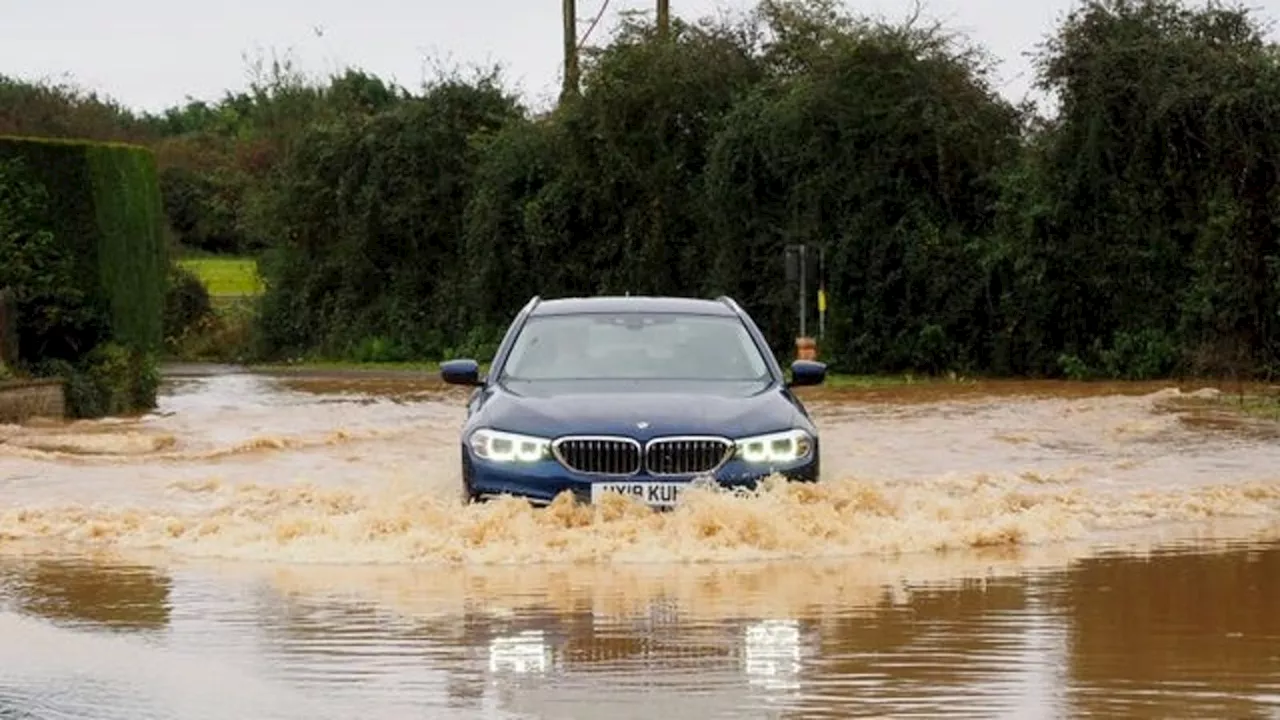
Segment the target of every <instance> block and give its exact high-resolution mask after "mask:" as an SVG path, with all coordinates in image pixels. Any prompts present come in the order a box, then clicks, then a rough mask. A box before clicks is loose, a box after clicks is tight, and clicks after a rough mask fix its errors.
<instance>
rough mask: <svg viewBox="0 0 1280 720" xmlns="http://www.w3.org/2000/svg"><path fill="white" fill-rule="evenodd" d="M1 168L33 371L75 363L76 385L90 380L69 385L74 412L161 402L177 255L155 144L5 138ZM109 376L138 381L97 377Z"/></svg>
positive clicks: (25, 352)
mask: <svg viewBox="0 0 1280 720" xmlns="http://www.w3.org/2000/svg"><path fill="white" fill-rule="evenodd" d="M0 166H2V168H0V169H3V170H4V172H3V173H0V194H2V195H0V199H4V198H8V202H0V204H4V205H6V206H7V209H5V211H4V214H5V215H7V217H4V218H0V221H3V222H5V223H7V224H8V225H9V226H10V227H9V228H8V232H9V237H8V238H3V237H0V244H7V245H8V246H11V247H5V248H3V250H4V252H5V254H6V257H5V263H4V265H5V267H3V268H0V285H3V284H5V283H6V282H7V283H8V284H10V285H12V286H14V288H15V292H16V295H17V306H18V356H19V360H20V363H21V364H22V365H23V366H25V367H26V368H28V369H29V370H30V371H31V372H33V373H34V374H54V373H56V374H68V373H70V374H71V375H72V377H69V378H68V379H69V381H70V382H69V383H68V387H69V388H81V390H76V391H72V390H69V392H68V407H69V408H70V410H71V412H72V414H73V415H77V416H82V417H83V416H94V415H101V414H106V413H117V412H127V411H129V410H136V409H144V408H148V407H151V406H154V403H155V384H156V383H155V378H154V376H155V357H156V355H157V353H158V352H159V351H160V348H161V343H162V341H163V318H164V298H165V282H166V268H167V266H168V262H167V257H166V247H165V241H164V231H163V227H164V220H163V207H162V203H161V197H160V188H159V182H158V179H157V178H158V176H157V171H156V165H155V159H154V157H153V156H152V154H151V152H150V151H149V150H148V149H146V148H142V147H136V146H130V145H121V144H104V143H91V142H79V141H70V140H55V139H44V138H20V137H8V136H0ZM122 354H123V356H127V357H128V361H127V362H123V360H122ZM104 364H105V365H110V366H112V367H111V369H110V371H109V372H107V373H106V375H104V374H103V370H104V368H103V367H99V366H100V365H104ZM120 367H128V368H130V370H129V372H128V373H125V374H121V373H120V371H119V368H120ZM80 376H84V377H89V378H95V381H93V382H88V383H85V382H80V380H78V379H77V378H78V377H80ZM106 376H110V377H113V378H115V379H116V380H115V381H116V382H121V383H125V384H126V385H127V387H116V388H114V389H110V388H106V387H105V385H103V383H102V382H98V381H97V380H96V378H101V377H106ZM86 386H88V387H94V388H99V391H98V393H97V394H104V393H105V394H106V395H110V396H111V397H105V396H104V397H97V396H96V395H95V393H94V392H84V391H83V390H82V389H83V388H84V387H86ZM122 396H123V397H128V398H130V401H129V402H121V401H119V400H117V399H115V398H118V397H122Z"/></svg>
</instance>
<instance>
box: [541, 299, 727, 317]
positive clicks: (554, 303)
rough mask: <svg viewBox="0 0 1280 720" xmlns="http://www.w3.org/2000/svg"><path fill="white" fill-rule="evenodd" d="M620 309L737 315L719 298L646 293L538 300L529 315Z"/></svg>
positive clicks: (617, 310) (574, 313) (623, 310)
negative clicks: (661, 295)
mask: <svg viewBox="0 0 1280 720" xmlns="http://www.w3.org/2000/svg"><path fill="white" fill-rule="evenodd" d="M622 312H650V313H683V314H696V315H720V316H723V317H736V316H737V313H736V312H734V309H733V308H732V307H730V306H729V305H728V304H727V303H725V302H723V301H720V300H705V299H702V298H686V297H660V296H650V295H630V296H625V297H624V296H600V297H572V298H557V299H555V300H542V301H540V302H539V303H538V304H537V305H535V306H534V308H533V311H532V312H531V313H530V315H533V316H540V315H578V314H584V313H622Z"/></svg>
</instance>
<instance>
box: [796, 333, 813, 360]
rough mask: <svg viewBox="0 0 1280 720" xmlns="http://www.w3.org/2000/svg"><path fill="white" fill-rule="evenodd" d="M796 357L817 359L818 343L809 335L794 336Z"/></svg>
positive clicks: (799, 358)
mask: <svg viewBox="0 0 1280 720" xmlns="http://www.w3.org/2000/svg"><path fill="white" fill-rule="evenodd" d="M796 359H797V360H817V359H818V343H817V342H816V341H815V340H814V339H813V338H811V337H798V338H796Z"/></svg>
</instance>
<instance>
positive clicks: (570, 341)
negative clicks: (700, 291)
mask: <svg viewBox="0 0 1280 720" xmlns="http://www.w3.org/2000/svg"><path fill="white" fill-rule="evenodd" d="M502 378H503V379H504V380H513V381H564V380H659V379H661V380H703V381H725V382H761V381H765V380H768V379H769V367H768V365H766V363H765V359H764V357H763V356H762V355H761V353H760V350H759V348H758V347H757V346H756V344H755V342H753V341H752V338H751V335H750V334H749V333H748V332H747V328H746V326H745V325H743V323H742V322H741V321H740V320H739V319H738V318H736V317H724V316H717V315H692V314H688V315H686V314H677V313H598V314H597V313H592V314H581V315H551V316H546V317H536V316H535V317H531V318H529V320H528V322H526V323H525V326H524V328H523V329H522V330H521V332H520V335H519V336H518V337H517V338H516V341H515V345H514V346H513V347H512V348H511V354H510V355H509V356H508V358H507V361H506V364H505V366H504V368H503V372H502Z"/></svg>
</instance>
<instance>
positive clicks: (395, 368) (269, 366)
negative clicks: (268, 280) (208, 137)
mask: <svg viewBox="0 0 1280 720" xmlns="http://www.w3.org/2000/svg"><path fill="white" fill-rule="evenodd" d="M250 369H251V370H254V371H260V372H294V373H306V372H343V373H347V372H350V373H370V374H377V373H379V372H392V373H406V372H420V373H426V374H437V373H439V372H440V363H438V362H431V361H408V362H358V361H355V360H297V361H293V362H276V363H262V364H257V365H253V366H251V367H250ZM488 371H489V364H488V363H481V364H480V373H481V375H483V374H484V373H486V372H488ZM939 382H964V380H962V379H957V378H929V377H924V376H915V375H845V374H840V373H829V374H828V375H827V380H826V382H825V383H823V385H822V387H827V388H833V389H876V388H883V387H900V386H906V385H922V384H926V383H939Z"/></svg>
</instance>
